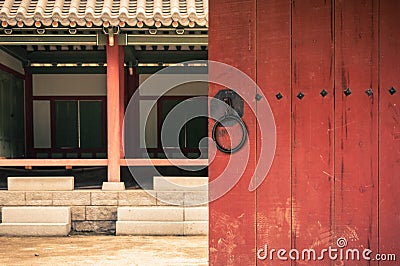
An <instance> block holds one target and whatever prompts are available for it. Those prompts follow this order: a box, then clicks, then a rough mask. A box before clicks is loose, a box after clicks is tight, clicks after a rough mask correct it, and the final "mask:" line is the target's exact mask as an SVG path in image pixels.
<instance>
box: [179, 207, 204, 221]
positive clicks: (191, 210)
mask: <svg viewBox="0 0 400 266" xmlns="http://www.w3.org/2000/svg"><path fill="white" fill-rule="evenodd" d="M184 220H185V221H205V222H207V221H208V207H188V208H185V209H184Z"/></svg>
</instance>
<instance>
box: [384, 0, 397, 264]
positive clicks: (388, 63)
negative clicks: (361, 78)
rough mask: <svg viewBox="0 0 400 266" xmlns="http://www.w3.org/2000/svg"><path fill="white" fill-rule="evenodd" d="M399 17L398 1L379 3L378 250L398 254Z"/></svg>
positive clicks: (386, 0)
mask: <svg viewBox="0 0 400 266" xmlns="http://www.w3.org/2000/svg"><path fill="white" fill-rule="evenodd" d="M399 14H400V2H399V1H396V0H392V1H388V0H385V1H381V2H380V84H379V85H380V98H379V108H380V110H379V251H380V252H382V253H394V252H398V251H399V248H400V230H398V226H399V225H400V204H399V202H398V200H399V195H400V163H399V162H400V79H399V73H400V63H399V62H400V28H399V25H398V22H399ZM392 86H393V87H394V88H395V89H396V90H397V92H396V93H395V94H393V95H390V93H389V91H388V90H389V89H390V88H391V87H392ZM397 259H399V258H397ZM382 264H383V263H382Z"/></svg>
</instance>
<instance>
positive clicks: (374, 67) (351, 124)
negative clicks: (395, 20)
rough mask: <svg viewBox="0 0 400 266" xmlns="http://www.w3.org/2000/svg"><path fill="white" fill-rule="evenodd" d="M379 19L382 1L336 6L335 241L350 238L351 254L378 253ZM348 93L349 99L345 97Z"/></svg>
mask: <svg viewBox="0 0 400 266" xmlns="http://www.w3.org/2000/svg"><path fill="white" fill-rule="evenodd" d="M377 14H378V1H362V0H355V1H336V10H335V21H336V23H335V29H336V37H335V50H336V53H335V62H336V66H335V72H336V74H335V83H336V99H335V107H336V110H335V115H336V119H335V144H336V146H335V149H336V154H335V156H336V157H335V172H336V175H335V179H336V182H335V237H336V238H339V237H345V238H346V239H347V241H348V245H347V247H346V248H359V249H360V250H362V249H363V248H369V249H371V250H374V251H376V250H377V249H378V246H377V244H378V234H377V224H378V216H377V205H378V98H377V97H378V94H377V93H375V94H373V95H372V96H368V95H367V94H366V93H365V91H366V90H367V89H369V88H371V89H372V90H373V91H374V92H377V91H378V56H377V55H378V54H377V52H378V24H377V22H378V16H377ZM347 88H349V89H350V90H351V92H352V93H351V95H349V96H345V94H344V93H343V91H344V90H346V89H347ZM359 263H360V262H347V263H346V265H360V264H359ZM363 263H364V262H363ZM366 263H367V262H365V264H364V265H366ZM372 263H373V262H372Z"/></svg>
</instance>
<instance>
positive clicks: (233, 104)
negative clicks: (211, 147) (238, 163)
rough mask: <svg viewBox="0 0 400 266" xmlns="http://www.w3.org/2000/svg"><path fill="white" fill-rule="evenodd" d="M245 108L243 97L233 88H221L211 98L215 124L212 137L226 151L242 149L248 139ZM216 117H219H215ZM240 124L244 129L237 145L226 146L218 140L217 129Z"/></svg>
mask: <svg viewBox="0 0 400 266" xmlns="http://www.w3.org/2000/svg"><path fill="white" fill-rule="evenodd" d="M243 110H244V101H243V99H242V98H241V97H240V96H239V95H238V94H237V93H236V92H235V91H233V90H230V89H226V90H220V91H219V92H218V93H217V94H216V95H215V96H214V99H212V100H211V104H210V112H211V117H213V118H214V120H215V124H214V126H213V129H212V139H213V141H214V143H215V145H216V146H217V149H218V150H220V151H222V152H224V153H234V152H237V151H238V150H240V149H241V148H242V147H243V146H244V144H245V143H246V139H247V128H246V125H245V124H244V122H243V120H242V116H243ZM216 117H219V118H217V119H215V118H216ZM235 124H239V126H240V128H241V131H242V138H241V140H240V142H239V144H238V145H237V146H235V147H233V148H232V147H231V148H228V147H224V146H222V145H221V144H220V143H219V142H218V140H217V129H218V128H219V127H226V126H230V125H232V126H233V125H235Z"/></svg>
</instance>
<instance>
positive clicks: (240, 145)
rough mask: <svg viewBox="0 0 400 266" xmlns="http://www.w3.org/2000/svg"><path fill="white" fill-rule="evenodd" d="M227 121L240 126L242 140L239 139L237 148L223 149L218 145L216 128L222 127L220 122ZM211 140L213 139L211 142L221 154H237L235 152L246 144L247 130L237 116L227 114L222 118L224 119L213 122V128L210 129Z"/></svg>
mask: <svg viewBox="0 0 400 266" xmlns="http://www.w3.org/2000/svg"><path fill="white" fill-rule="evenodd" d="M228 120H235V121H236V122H238V123H239V125H240V127H241V129H242V132H243V136H242V139H241V141H240V143H239V145H237V146H236V147H234V148H233V149H227V148H224V147H222V146H221V145H220V144H219V143H218V141H217V134H216V132H217V128H218V127H219V126H222V122H224V121H228ZM212 139H213V141H214V142H215V145H216V146H217V149H218V150H220V151H222V152H224V153H234V152H237V151H238V150H240V149H241V148H242V147H243V145H244V144H245V143H246V139H247V128H246V125H245V124H244V122H243V120H242V119H241V118H240V117H239V116H237V115H229V114H228V115H226V116H224V117H222V118H220V119H218V120H217V121H216V122H215V124H214V127H213V129H212Z"/></svg>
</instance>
